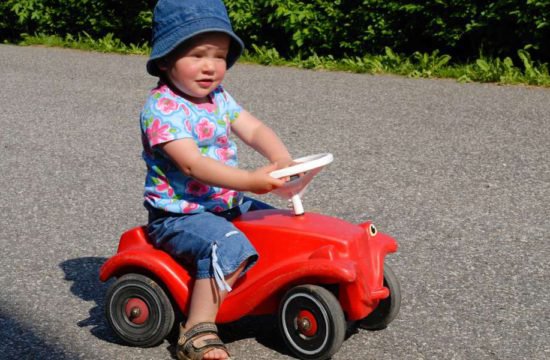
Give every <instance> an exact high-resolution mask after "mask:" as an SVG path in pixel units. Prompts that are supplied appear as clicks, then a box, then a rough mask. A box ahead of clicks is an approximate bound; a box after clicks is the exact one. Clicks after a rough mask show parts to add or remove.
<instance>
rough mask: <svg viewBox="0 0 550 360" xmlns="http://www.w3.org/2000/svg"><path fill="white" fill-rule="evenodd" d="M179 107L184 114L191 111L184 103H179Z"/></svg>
mask: <svg viewBox="0 0 550 360" xmlns="http://www.w3.org/2000/svg"><path fill="white" fill-rule="evenodd" d="M180 108H182V109H183V111H184V112H185V115H187V116H189V114H191V111H190V110H189V108H188V107H187V105H185V104H180Z"/></svg>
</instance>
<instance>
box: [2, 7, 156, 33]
mask: <svg viewBox="0 0 550 360" xmlns="http://www.w3.org/2000/svg"><path fill="white" fill-rule="evenodd" d="M154 3H155V1H149V0H137V1H124V0H109V1H104V0H5V1H4V2H3V4H2V5H0V11H1V12H2V13H1V14H0V15H3V16H4V14H5V15H6V16H8V17H10V19H9V21H8V22H6V23H5V24H4V23H0V30H2V29H4V30H5V29H6V28H10V27H13V28H17V29H18V30H19V32H20V33H27V34H32V33H44V34H51V35H61V36H65V35H67V34H79V33H84V32H86V33H88V34H90V35H91V36H92V37H94V38H102V37H104V36H106V35H107V34H109V33H114V34H116V37H117V38H119V39H121V40H122V41H124V42H129V43H130V42H135V43H143V42H144V41H147V40H148V39H149V37H150V31H151V30H150V27H151V20H152V12H151V9H152V7H153V6H154ZM5 36H6V38H8V36H7V35H5Z"/></svg>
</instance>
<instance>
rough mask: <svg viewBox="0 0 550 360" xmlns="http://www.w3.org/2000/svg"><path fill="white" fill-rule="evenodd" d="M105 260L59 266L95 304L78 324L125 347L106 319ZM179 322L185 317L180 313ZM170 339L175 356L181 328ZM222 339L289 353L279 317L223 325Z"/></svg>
mask: <svg viewBox="0 0 550 360" xmlns="http://www.w3.org/2000/svg"><path fill="white" fill-rule="evenodd" d="M106 260H107V259H106V258H102V257H84V258H76V259H69V260H66V261H63V262H62V263H61V264H59V266H60V267H61V269H63V271H64V272H65V280H68V281H72V285H71V292H72V293H73V294H74V295H76V296H78V297H79V298H81V299H82V300H84V301H93V302H94V303H95V306H94V307H93V308H92V309H90V312H89V317H88V318H87V319H83V320H81V321H79V322H78V324H77V325H78V326H80V327H91V330H90V332H91V333H92V334H93V335H94V336H95V337H97V338H99V339H100V340H103V341H107V342H110V343H115V344H121V345H124V344H123V343H122V341H121V340H120V339H118V337H117V336H116V335H115V334H114V333H113V332H112V330H111V328H110V326H109V324H108V323H107V320H106V319H105V313H104V305H105V294H106V292H107V288H108V287H109V285H110V283H109V282H108V283H102V282H101V281H100V280H99V269H100V267H101V266H102V265H103V263H104V262H105V261H106ZM178 315H179V316H178V317H179V319H178V320H177V321H178V322H179V321H181V314H178ZM174 327H175V331H173V333H172V334H171V336H170V337H169V339H168V340H169V346H168V351H170V353H171V354H172V356H173V357H175V352H176V350H175V343H176V341H177V331H176V330H177V326H174ZM219 330H220V337H221V338H222V340H223V341H224V342H226V343H232V342H235V341H239V340H243V339H248V338H255V339H256V340H257V341H258V342H259V343H260V344H262V345H263V346H265V347H267V348H269V349H272V350H274V351H277V352H280V353H283V354H287V355H288V354H289V353H288V352H287V350H286V346H285V345H284V343H283V340H282V339H281V337H280V336H279V332H278V329H277V320H276V317H275V316H267V315H266V316H251V317H245V318H243V319H240V320H238V321H236V322H232V323H229V324H221V325H219Z"/></svg>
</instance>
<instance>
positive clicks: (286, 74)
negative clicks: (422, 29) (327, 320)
mask: <svg viewBox="0 0 550 360" xmlns="http://www.w3.org/2000/svg"><path fill="white" fill-rule="evenodd" d="M144 63H145V58H144V57H137V56H118V55H103V54H93V53H85V52H78V51H71V50H60V49H45V48H36V47H35V48H31V47H28V48H23V47H12V46H6V45H0V81H1V92H0V109H1V111H0V169H1V172H0V184H1V191H0V196H1V199H0V200H1V201H0V223H1V227H2V231H1V235H0V246H1V248H2V253H1V255H0V265H1V272H0V354H2V355H0V357H1V358H8V359H38V358H39V359H169V358H171V357H172V356H173V347H172V346H171V345H170V344H169V343H168V342H165V343H164V344H162V345H160V346H157V347H155V348H151V349H137V348H131V347H126V346H123V345H121V344H119V343H118V341H117V340H116V338H115V337H114V336H113V334H112V332H111V331H110V329H109V328H108V326H107V325H106V323H105V320H104V316H103V297H104V293H105V290H106V285H104V284H101V283H100V282H99V281H98V279H97V272H98V269H99V267H100V266H101V264H102V263H103V262H104V261H105V259H106V258H108V257H109V256H111V255H112V254H113V253H114V252H115V250H116V246H117V241H118V237H119V235H120V234H121V233H122V232H123V231H124V230H125V229H127V228H130V227H133V226H135V225H138V224H141V223H143V222H144V221H145V212H144V210H143V209H142V207H141V190H142V188H141V187H142V181H143V175H144V168H143V164H142V162H141V159H140V140H139V130H138V112H139V110H140V107H141V105H142V102H143V100H144V97H145V94H146V92H147V90H148V88H150V87H151V86H152V85H154V79H153V78H151V77H149V76H147V75H146V74H145V69H144ZM226 86H227V88H228V89H229V90H230V91H231V92H232V94H233V95H234V96H235V97H236V98H237V99H239V101H240V102H241V103H242V104H243V105H244V106H245V107H247V108H248V109H249V110H251V111H252V112H253V113H254V114H256V115H257V116H258V117H260V118H262V119H263V120H264V121H266V122H267V123H268V124H269V125H271V126H272V127H273V128H274V129H275V130H276V131H277V132H278V133H279V134H280V135H281V137H282V138H283V139H285V141H286V142H287V143H288V144H289V148H290V149H291V151H292V153H293V154H294V155H295V156H299V155H307V154H312V153H318V152H324V151H329V152H332V153H333V154H334V156H335V162H334V163H333V164H332V165H331V166H330V167H329V168H328V169H326V170H325V171H323V172H322V173H321V174H320V175H319V176H318V178H317V179H316V180H315V181H314V183H313V184H312V186H311V188H310V190H309V192H308V195H307V196H306V199H305V206H306V209H310V210H316V211H322V212H323V213H326V214H329V215H334V216H338V217H341V218H344V219H346V220H348V221H351V222H359V221H363V220H366V219H367V218H370V219H373V220H374V221H375V223H376V224H377V225H378V227H379V229H381V230H382V231H384V232H388V233H390V234H392V235H393V236H395V237H396V238H397V239H398V241H399V243H400V251H399V252H398V253H397V254H395V255H393V256H391V258H389V259H388V263H390V264H391V265H392V266H393V268H394V270H395V272H396V273H397V274H398V276H399V278H400V279H401V283H402V291H403V305H402V309H401V313H400V314H399V316H398V318H397V319H396V320H395V322H394V323H392V324H391V326H390V327H389V328H388V329H386V330H383V331H379V332H367V331H360V332H358V333H356V334H353V335H352V336H351V337H350V338H349V339H347V340H346V341H345V343H344V345H343V346H342V349H341V351H340V352H339V353H338V354H337V355H336V356H335V357H334V359H337V360H342V359H548V358H550V329H549V323H550V318H549V313H550V296H549V294H550V286H549V285H548V284H549V283H550V261H549V259H550V245H549V240H550V238H549V237H550V236H549V235H550V161H549V157H550V90H548V89H537V88H525V87H501V86H494V85H479V84H458V83H456V82H454V81H442V80H414V79H406V78H398V77H392V76H368V75H353V74H346V73H332V72H312V71H301V70H296V69H287V68H268V67H259V66H251V65H237V66H236V67H235V68H234V69H232V70H231V71H230V73H229V76H228V79H227V82H226ZM259 94H260V95H261V96H258V95H259ZM241 162H242V164H243V166H245V167H253V166H257V165H259V164H261V159H260V157H259V156H257V155H255V154H253V153H252V152H250V151H249V150H245V149H244V148H243V147H241ZM268 199H269V200H270V201H273V202H275V203H277V200H274V199H272V198H268ZM224 332H225V334H226V335H225V339H226V340H227V341H228V342H229V347H230V349H231V350H232V351H233V352H234V353H235V354H238V357H237V358H238V359H242V360H245V359H289V358H290V357H289V355H288V354H287V353H286V352H285V349H284V347H283V346H282V345H281V342H280V340H278V338H277V332H276V330H275V328H274V327H273V323H272V321H271V319H252V320H250V321H246V322H244V323H241V324H236V325H230V326H227V327H225V328H224Z"/></svg>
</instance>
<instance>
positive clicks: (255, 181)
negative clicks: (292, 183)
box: [248, 163, 285, 194]
mask: <svg viewBox="0 0 550 360" xmlns="http://www.w3.org/2000/svg"><path fill="white" fill-rule="evenodd" d="M277 168H278V165H277V164H276V163H273V164H269V165H266V166H263V167H261V168H259V169H256V170H254V171H252V172H250V173H249V174H250V176H249V182H250V183H249V186H248V191H250V192H253V193H255V194H265V193H268V192H270V191H271V190H273V189H276V188H278V187H281V186H283V185H284V184H285V179H276V178H274V177H272V176H271V175H269V174H270V173H271V172H272V171H275V170H277Z"/></svg>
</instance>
